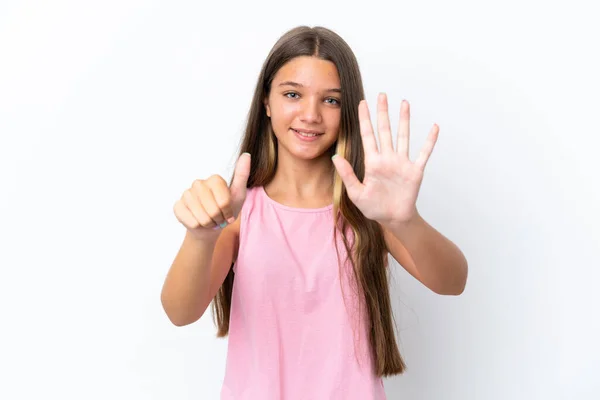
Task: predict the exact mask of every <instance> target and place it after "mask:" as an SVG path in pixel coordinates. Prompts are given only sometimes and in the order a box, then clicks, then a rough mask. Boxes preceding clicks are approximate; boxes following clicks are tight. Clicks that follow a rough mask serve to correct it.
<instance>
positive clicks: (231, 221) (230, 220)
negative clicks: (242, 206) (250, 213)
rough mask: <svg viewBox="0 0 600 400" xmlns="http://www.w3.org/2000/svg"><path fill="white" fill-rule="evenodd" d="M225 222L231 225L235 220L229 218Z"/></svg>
mask: <svg viewBox="0 0 600 400" xmlns="http://www.w3.org/2000/svg"><path fill="white" fill-rule="evenodd" d="M227 222H229V223H230V224H233V223H234V222H235V218H234V217H231V218H229V219H228V220H227Z"/></svg>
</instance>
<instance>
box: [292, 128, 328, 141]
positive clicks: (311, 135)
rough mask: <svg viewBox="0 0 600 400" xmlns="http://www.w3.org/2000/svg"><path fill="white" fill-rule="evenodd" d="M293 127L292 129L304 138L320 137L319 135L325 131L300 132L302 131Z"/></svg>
mask: <svg viewBox="0 0 600 400" xmlns="http://www.w3.org/2000/svg"><path fill="white" fill-rule="evenodd" d="M291 129H292V131H294V133H295V134H296V135H298V136H300V137H303V138H307V139H310V138H316V137H318V136H321V135H323V133H313V132H300V131H297V130H295V129H294V128H291Z"/></svg>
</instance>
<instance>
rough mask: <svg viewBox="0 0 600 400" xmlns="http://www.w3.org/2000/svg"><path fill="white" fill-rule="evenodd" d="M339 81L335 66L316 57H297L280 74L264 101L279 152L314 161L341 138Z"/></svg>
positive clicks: (281, 69) (277, 75)
mask: <svg viewBox="0 0 600 400" xmlns="http://www.w3.org/2000/svg"><path fill="white" fill-rule="evenodd" d="M340 89H341V87H340V78H339V75H338V72H337V68H336V66H335V64H333V63H332V62H331V61H325V60H321V59H319V58H316V57H309V56H301V57H296V58H294V59H292V60H290V61H289V62H288V63H286V64H285V65H284V66H283V67H281V68H280V69H279V71H277V73H276V74H275V77H274V79H273V82H272V84H271V92H270V94H269V97H268V98H267V99H266V100H265V108H266V112H267V115H268V116H269V118H270V119H271V126H272V127H273V132H274V133H275V136H276V137H277V140H278V146H279V153H280V155H282V152H286V153H287V154H289V155H291V156H293V157H297V158H301V159H305V160H308V159H314V158H317V157H319V156H322V155H323V154H324V153H325V152H326V151H327V149H329V148H330V147H331V146H332V145H333V143H334V142H335V141H336V139H337V137H338V130H339V126H340V116H341V103H340V102H341V91H340Z"/></svg>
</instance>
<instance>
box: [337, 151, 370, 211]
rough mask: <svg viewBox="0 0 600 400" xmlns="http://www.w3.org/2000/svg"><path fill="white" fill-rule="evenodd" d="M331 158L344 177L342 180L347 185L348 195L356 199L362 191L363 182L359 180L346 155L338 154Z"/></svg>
mask: <svg viewBox="0 0 600 400" xmlns="http://www.w3.org/2000/svg"><path fill="white" fill-rule="evenodd" d="M331 159H332V161H333V165H334V166H335V169H336V170H337V172H338V174H339V175H340V178H342V182H344V186H346V192H348V197H350V200H352V201H354V199H356V198H358V197H359V195H360V193H361V192H362V190H363V184H362V183H361V181H359V180H358V178H357V177H356V174H355V173H354V170H353V169H352V166H351V165H350V163H349V162H348V161H347V160H346V159H345V158H344V157H342V156H339V155H337V154H336V155H334V156H333V157H332V158H331Z"/></svg>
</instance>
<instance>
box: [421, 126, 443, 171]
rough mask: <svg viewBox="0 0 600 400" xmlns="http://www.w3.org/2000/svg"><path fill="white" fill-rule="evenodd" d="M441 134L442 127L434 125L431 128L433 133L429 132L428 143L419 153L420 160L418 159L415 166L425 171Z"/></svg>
mask: <svg viewBox="0 0 600 400" xmlns="http://www.w3.org/2000/svg"><path fill="white" fill-rule="evenodd" d="M439 132H440V127H439V126H438V125H437V124H433V128H431V131H430V132H429V136H428V137H427V141H426V142H425V145H424V146H423V148H422V149H421V152H420V153H419V158H417V161H415V165H417V166H418V167H419V168H420V169H425V165H427V161H428V160H429V157H430V156H431V153H432V152H433V148H434V146H435V143H436V142H437V139H438V135H439Z"/></svg>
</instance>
